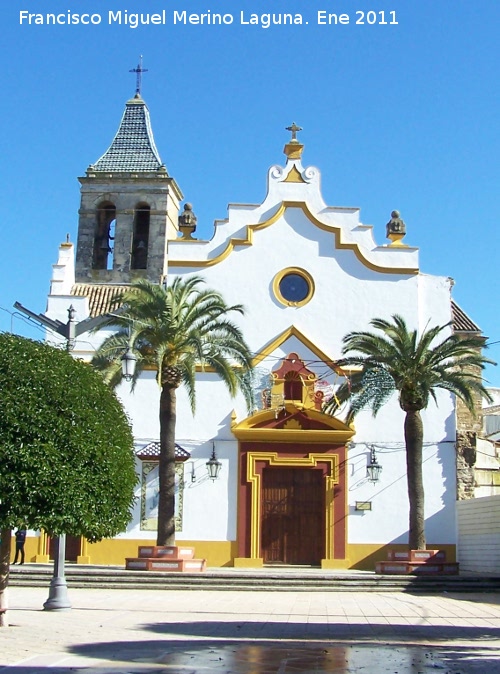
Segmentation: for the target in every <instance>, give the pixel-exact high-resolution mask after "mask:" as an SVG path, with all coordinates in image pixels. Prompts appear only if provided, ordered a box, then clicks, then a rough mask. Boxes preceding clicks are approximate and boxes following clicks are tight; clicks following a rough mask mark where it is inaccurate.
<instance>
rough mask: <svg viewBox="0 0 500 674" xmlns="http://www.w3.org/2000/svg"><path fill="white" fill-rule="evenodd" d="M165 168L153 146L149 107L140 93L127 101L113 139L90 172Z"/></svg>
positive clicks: (121, 171)
mask: <svg viewBox="0 0 500 674" xmlns="http://www.w3.org/2000/svg"><path fill="white" fill-rule="evenodd" d="M162 168H163V170H165V167H164V165H163V164H162V161H161V159H160V155H159V153H158V150H157V149H156V145H155V141H154V138H153V131H152V129H151V122H150V119H149V110H148V106H147V105H146V103H145V102H144V101H143V99H142V98H141V96H140V94H136V95H135V98H132V99H130V100H129V101H127V103H126V106H125V112H124V113H123V117H122V120H121V122H120V127H119V129H118V131H117V133H116V136H115V137H114V139H113V142H112V143H111V145H110V146H109V148H108V149H107V150H106V152H105V153H104V154H103V155H102V157H101V158H100V159H98V160H97V161H96V163H95V164H91V165H90V166H89V171H117V172H119V173H127V172H129V171H131V172H136V171H147V172H151V171H158V170H159V169H162Z"/></svg>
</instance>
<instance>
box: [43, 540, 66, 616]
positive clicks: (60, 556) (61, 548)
mask: <svg viewBox="0 0 500 674" xmlns="http://www.w3.org/2000/svg"><path fill="white" fill-rule="evenodd" d="M56 548H57V552H56V556H55V559H54V574H53V576H52V580H51V581H50V588H49V597H48V599H47V601H46V602H45V603H44V605H43V608H44V609H45V610H46V611H56V610H64V609H68V608H71V603H70V601H69V599H68V586H67V584H66V577H65V575H64V562H65V557H66V534H61V535H60V536H59V537H58V538H56Z"/></svg>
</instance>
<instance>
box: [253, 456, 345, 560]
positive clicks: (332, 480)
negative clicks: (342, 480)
mask: <svg viewBox="0 0 500 674" xmlns="http://www.w3.org/2000/svg"><path fill="white" fill-rule="evenodd" d="M257 461H267V463H268V464H269V466H287V467H297V468H316V467H317V465H318V461H321V462H322V463H325V462H326V463H329V464H330V473H331V475H327V476H325V549H326V558H327V559H331V558H332V557H333V523H334V522H335V517H334V504H333V486H334V485H335V484H338V482H339V457H338V455H337V454H322V453H311V454H308V456H307V457H294V456H282V457H280V456H278V454H277V453H276V452H248V455H247V480H248V482H250V483H251V485H252V488H251V513H250V557H251V558H252V559H260V536H261V524H262V510H261V502H262V498H261V495H262V485H261V479H260V475H259V474H258V473H257V471H256V462H257Z"/></svg>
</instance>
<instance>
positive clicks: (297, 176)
mask: <svg viewBox="0 0 500 674" xmlns="http://www.w3.org/2000/svg"><path fill="white" fill-rule="evenodd" d="M283 182H284V183H305V182H306V181H305V180H304V178H303V177H302V175H301V173H300V171H299V169H298V168H297V167H296V166H295V164H294V165H293V166H292V168H291V169H290V171H288V175H287V177H286V178H285V180H283Z"/></svg>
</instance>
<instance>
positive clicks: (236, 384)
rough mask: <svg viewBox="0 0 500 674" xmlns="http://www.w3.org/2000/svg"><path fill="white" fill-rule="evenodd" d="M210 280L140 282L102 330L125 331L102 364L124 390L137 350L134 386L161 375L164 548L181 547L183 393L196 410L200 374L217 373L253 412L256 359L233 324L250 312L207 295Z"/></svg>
mask: <svg viewBox="0 0 500 674" xmlns="http://www.w3.org/2000/svg"><path fill="white" fill-rule="evenodd" d="M203 283H204V281H203V279H202V278H200V277H198V276H192V277H190V278H189V279H187V280H183V279H181V278H180V277H176V278H175V279H174V281H173V283H172V284H171V285H169V286H167V287H164V286H161V285H157V284H154V283H151V282H150V281H146V280H139V281H136V282H134V283H133V284H132V285H131V287H130V289H129V290H128V291H126V292H125V293H124V294H123V295H122V296H120V297H119V298H118V300H117V304H118V303H119V304H120V305H121V308H120V309H119V310H118V311H117V313H115V314H111V315H109V317H108V318H107V319H106V320H105V321H104V322H103V323H102V324H101V325H100V326H99V328H98V329H99V330H100V329H102V328H103V327H115V328H118V330H117V331H116V332H115V333H114V334H112V335H111V336H109V337H107V338H106V339H105V340H104V342H103V343H102V345H101V346H100V348H99V350H98V352H97V354H96V356H95V358H94V359H93V363H94V365H95V366H96V367H97V368H98V369H100V370H102V371H103V373H104V376H105V378H106V380H107V381H108V382H109V383H110V384H111V385H113V386H116V385H117V384H118V383H119V382H120V381H121V378H122V374H121V367H120V360H121V357H122V356H123V353H124V351H125V348H126V347H127V346H130V348H131V349H132V351H133V353H134V355H135V356H136V357H137V366H136V372H135V375H134V379H133V380H132V386H134V384H135V382H136V381H137V378H138V377H139V375H140V373H141V372H142V371H143V370H144V369H152V368H153V369H156V372H157V381H158V385H159V387H160V410H159V416H160V457H159V504H158V532H157V545H173V544H174V541H175V424H176V391H177V388H178V387H179V386H180V385H181V384H184V386H185V387H186V389H187V392H188V396H189V400H190V403H191V409H192V411H193V413H194V411H195V378H196V369H197V368H198V367H201V368H205V367H207V368H209V369H211V370H213V371H215V372H216V373H217V374H218V375H219V377H220V378H221V379H222V381H223V382H224V383H225V384H226V386H227V388H228V390H229V392H230V394H231V395H233V396H234V395H236V393H237V392H238V390H241V391H242V393H243V394H244V396H245V399H246V402H247V405H248V407H249V409H251V407H252V401H253V391H252V384H251V367H252V364H251V363H252V357H251V354H250V350H249V348H248V346H247V344H246V343H245V341H244V339H243V335H242V332H241V330H240V329H239V328H238V327H237V326H236V325H235V324H234V323H232V322H231V320H230V319H229V318H228V316H229V314H230V313H232V312H236V313H240V314H242V313H243V308H242V306H241V305H239V304H237V305H234V306H228V305H227V304H226V303H225V301H224V299H223V298H222V296H221V294H220V293H218V292H217V291H215V290H210V289H207V288H201V285H202V284H203Z"/></svg>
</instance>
